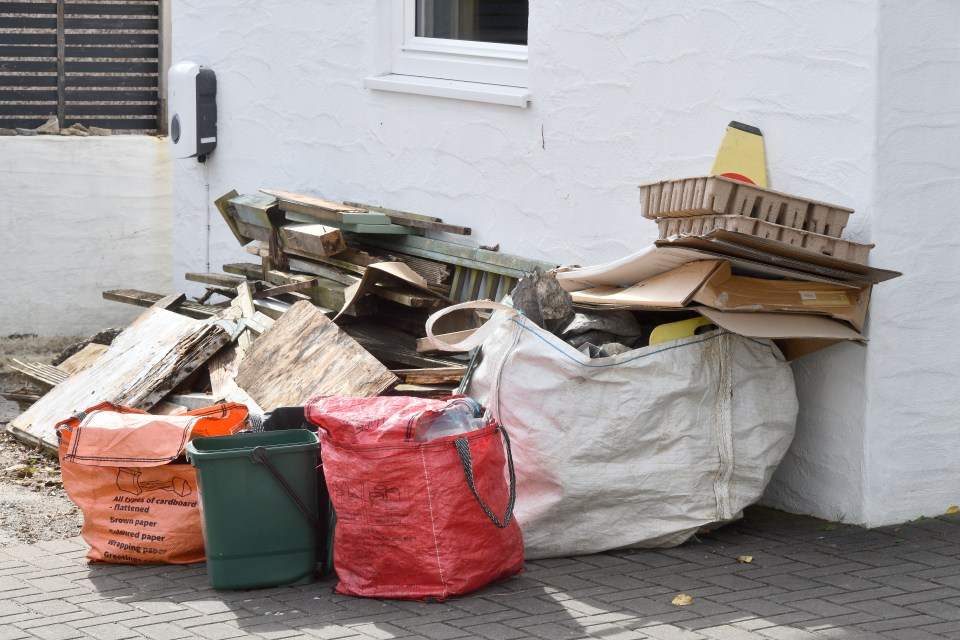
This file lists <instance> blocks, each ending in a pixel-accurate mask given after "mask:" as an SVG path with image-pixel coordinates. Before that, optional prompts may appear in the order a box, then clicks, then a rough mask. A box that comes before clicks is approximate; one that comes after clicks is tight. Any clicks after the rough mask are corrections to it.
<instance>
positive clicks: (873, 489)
mask: <svg viewBox="0 0 960 640" xmlns="http://www.w3.org/2000/svg"><path fill="white" fill-rule="evenodd" d="M958 27H960V4H958V3H956V2H952V1H951V0H936V1H925V2H917V3H907V4H904V3H899V2H894V1H892V0H885V1H884V2H883V3H882V11H881V19H880V38H881V47H880V74H879V111H878V123H877V124H878V137H877V151H878V154H877V156H878V157H877V161H878V172H877V215H875V216H874V220H873V221H872V223H871V226H872V228H873V233H874V240H875V241H876V243H877V248H876V249H875V251H876V252H877V258H878V260H882V261H883V263H885V264H890V265H895V266H896V267H898V268H900V269H901V270H902V271H904V272H905V275H904V277H903V278H900V279H898V280H895V281H893V282H891V283H889V285H885V286H884V287H882V288H880V289H878V295H877V297H876V298H875V299H874V302H873V305H874V306H873V309H872V313H873V318H874V320H873V322H872V327H871V340H872V344H871V347H870V349H869V351H868V358H869V359H868V367H867V372H868V398H869V402H868V407H869V410H868V413H867V439H866V449H867V458H866V469H867V485H868V491H867V509H868V511H867V517H866V521H867V522H868V523H870V524H884V523H891V522H898V521H902V520H904V519H907V518H913V517H916V516H917V515H921V514H923V515H933V514H939V513H943V512H944V511H945V510H946V509H947V508H948V507H949V506H950V505H956V504H960V465H958V464H957V460H958V459H960V403H958V401H957V390H958V385H957V381H958V379H960V377H958V371H960V365H958V363H960V346H958V342H957V340H956V336H955V333H954V331H953V330H952V329H953V325H954V320H955V319H956V318H958V317H960V272H958V266H960V264H958V257H957V256H958V250H957V247H958V244H960V231H958V226H957V203H958V202H960V82H958V80H960V47H958V45H957V28H958Z"/></svg>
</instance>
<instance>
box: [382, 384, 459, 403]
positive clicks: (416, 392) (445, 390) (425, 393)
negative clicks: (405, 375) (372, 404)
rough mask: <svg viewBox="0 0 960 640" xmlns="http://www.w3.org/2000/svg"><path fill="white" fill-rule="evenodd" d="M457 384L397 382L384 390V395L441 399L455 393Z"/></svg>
mask: <svg viewBox="0 0 960 640" xmlns="http://www.w3.org/2000/svg"><path fill="white" fill-rule="evenodd" d="M456 392H457V385H449V384H447V385H443V384H433V385H426V384H407V383H404V384H398V385H397V386H395V387H394V388H393V389H390V390H388V391H385V392H384V393H383V395H385V396H411V397H414V398H430V399H432V400H443V399H444V398H449V397H450V396H452V395H454V394H456Z"/></svg>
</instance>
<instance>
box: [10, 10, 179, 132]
mask: <svg viewBox="0 0 960 640" xmlns="http://www.w3.org/2000/svg"><path fill="white" fill-rule="evenodd" d="M159 22H160V21H159V0H83V1H78V0H22V1H20V2H2V1H0V127H5V128H16V127H22V128H27V129H32V128H35V127H37V126H39V125H41V124H43V123H44V122H46V121H47V120H48V119H50V118H52V117H57V118H58V119H59V121H60V126H61V127H69V126H71V125H73V124H75V123H80V124H83V125H85V126H96V127H104V128H108V129H114V130H116V131H123V132H129V133H155V132H156V131H157V130H158V127H157V125H158V117H159V99H158V83H159V76H158V73H159V59H160V53H159V38H160V35H159V34H160V29H159V27H160V23H159Z"/></svg>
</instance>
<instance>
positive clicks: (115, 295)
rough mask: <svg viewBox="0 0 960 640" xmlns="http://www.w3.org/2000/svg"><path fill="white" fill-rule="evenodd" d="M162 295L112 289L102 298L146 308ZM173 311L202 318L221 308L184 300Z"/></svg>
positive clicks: (219, 310)
mask: <svg viewBox="0 0 960 640" xmlns="http://www.w3.org/2000/svg"><path fill="white" fill-rule="evenodd" d="M163 297H164V296H162V295H160V294H159V293H150V292H149V291H140V290H139V289H113V290H111V291H104V292H103V298H104V300H112V301H113V302H123V303H125V304H132V305H136V306H138V307H147V308H149V307H152V306H153V305H154V304H156V303H157V302H159V301H160V300H161V299H163ZM174 311H176V313H179V314H181V315H185V316H188V317H190V318H196V319H198V320H204V319H206V318H209V317H211V316H215V315H217V314H218V313H220V312H221V311H223V309H221V308H220V307H214V306H211V305H206V304H198V303H196V302H190V301H186V302H183V303H181V304H180V305H178V306H177V308H176V309H174Z"/></svg>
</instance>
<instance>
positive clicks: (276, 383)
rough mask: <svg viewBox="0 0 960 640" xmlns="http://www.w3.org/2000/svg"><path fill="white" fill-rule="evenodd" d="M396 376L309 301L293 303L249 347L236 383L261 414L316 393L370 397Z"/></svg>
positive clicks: (301, 402) (295, 402)
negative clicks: (260, 409)
mask: <svg viewBox="0 0 960 640" xmlns="http://www.w3.org/2000/svg"><path fill="white" fill-rule="evenodd" d="M396 382H397V378H396V377H395V376H394V375H393V374H391V373H390V372H389V371H387V369H386V368H385V367H384V366H383V365H381V364H380V363H379V362H377V361H376V359H375V358H374V357H373V356H371V355H370V354H369V353H367V352H366V351H364V349H363V348H362V347H361V346H360V345H359V344H357V343H356V342H355V341H354V340H353V339H351V338H350V337H349V336H348V335H347V334H346V333H344V332H343V331H342V330H340V328H339V327H337V325H335V324H334V323H333V322H332V321H331V320H330V319H328V318H327V317H326V316H324V315H323V313H321V312H320V311H319V310H318V309H316V308H315V307H314V306H313V305H312V304H310V303H309V302H298V303H297V304H295V305H293V306H292V307H290V310H289V311H287V312H286V313H285V314H284V315H283V317H282V318H280V319H279V320H277V322H276V323H275V324H274V325H273V327H271V328H270V329H269V330H268V331H266V332H265V333H264V334H263V335H262V336H260V338H259V339H258V340H257V341H256V342H255V343H253V345H252V346H251V347H250V349H249V351H248V352H247V353H246V355H245V356H244V358H243V361H242V362H241V363H240V367H239V369H238V372H237V384H238V385H239V386H240V387H241V388H242V389H244V390H245V391H246V392H247V393H248V394H249V395H250V397H252V398H253V399H254V400H255V401H256V402H257V404H259V405H260V406H261V407H263V408H264V409H266V410H268V411H269V410H271V409H274V408H276V407H285V406H297V405H302V404H305V403H306V401H307V400H308V399H309V398H311V397H313V396H318V395H323V396H330V395H341V396H355V397H370V396H376V395H379V394H380V393H382V392H383V391H386V390H387V389H389V388H390V387H392V386H393V385H394V384H396Z"/></svg>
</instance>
